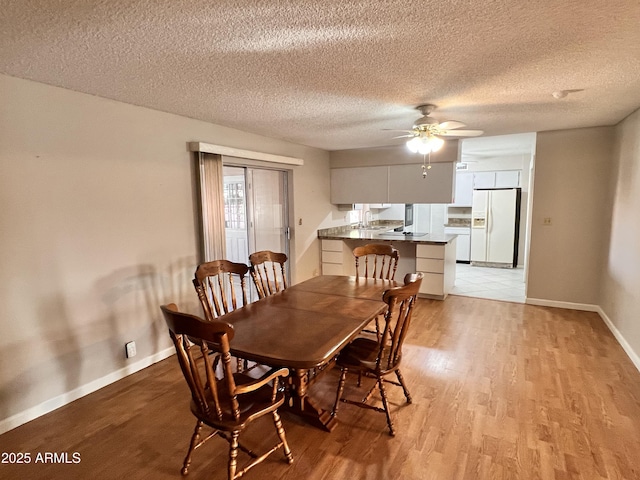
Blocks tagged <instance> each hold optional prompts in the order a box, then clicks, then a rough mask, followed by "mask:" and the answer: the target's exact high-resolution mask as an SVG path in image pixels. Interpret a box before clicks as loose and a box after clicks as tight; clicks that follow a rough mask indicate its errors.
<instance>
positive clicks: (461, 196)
mask: <svg viewBox="0 0 640 480" xmlns="http://www.w3.org/2000/svg"><path fill="white" fill-rule="evenodd" d="M472 201H473V173H472V172H463V173H456V190H455V193H454V200H453V203H452V204H451V205H452V206H454V207H470V206H471V203H472Z"/></svg>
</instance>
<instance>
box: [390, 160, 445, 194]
mask: <svg viewBox="0 0 640 480" xmlns="http://www.w3.org/2000/svg"><path fill="white" fill-rule="evenodd" d="M454 175H455V164H453V163H451V162H446V163H444V162H443V163H432V164H431V169H430V170H428V173H427V177H426V178H423V177H422V164H421V163H419V164H408V165H395V166H393V167H390V168H389V203H451V202H452V200H453V184H454V181H455V178H454Z"/></svg>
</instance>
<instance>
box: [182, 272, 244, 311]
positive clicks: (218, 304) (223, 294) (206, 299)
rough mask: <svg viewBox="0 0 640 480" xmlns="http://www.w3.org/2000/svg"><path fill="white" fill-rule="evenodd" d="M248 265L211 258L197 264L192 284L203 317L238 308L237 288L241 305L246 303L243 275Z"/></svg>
mask: <svg viewBox="0 0 640 480" xmlns="http://www.w3.org/2000/svg"><path fill="white" fill-rule="evenodd" d="M248 271H249V267H248V266H247V265H245V264H244V263H234V262H230V261H229V260H213V261H211V262H206V263H202V264H200V265H198V268H196V273H195V278H194V279H193V285H194V287H195V288H196V292H197V293H198V298H199V299H200V303H202V309H203V310H204V315H205V318H206V319H207V320H209V321H213V320H215V319H216V318H218V317H220V316H222V315H224V314H226V313H229V312H231V311H233V310H235V309H236V308H238V298H237V290H238V289H240V291H241V292H242V304H241V305H240V306H242V305H246V304H247V286H246V279H245V276H246V275H247V272H248Z"/></svg>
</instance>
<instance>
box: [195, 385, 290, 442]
mask: <svg viewBox="0 0 640 480" xmlns="http://www.w3.org/2000/svg"><path fill="white" fill-rule="evenodd" d="M233 378H234V380H235V382H236V385H242V384H246V383H249V382H252V381H254V380H255V379H254V378H251V377H249V376H248V375H244V374H242V373H234V374H233ZM223 381H224V380H219V381H218V385H220V386H219V387H218V396H219V397H218V398H219V399H220V404H221V405H223V406H224V407H223V408H222V420H220V419H219V418H218V416H217V415H216V408H215V402H214V401H213V398H210V399H209V401H208V402H207V403H208V404H209V408H210V411H209V413H208V414H207V413H205V412H202V411H200V408H199V407H198V405H197V404H196V403H195V402H194V401H193V400H192V401H191V411H192V412H193V414H194V415H195V416H196V417H197V418H199V419H200V420H202V421H203V422H204V423H205V424H207V425H209V426H210V427H212V428H215V429H217V430H223V431H229V432H231V431H234V430H238V429H242V428H244V427H245V426H246V424H247V423H249V422H250V421H252V420H254V419H255V418H257V417H260V416H262V415H264V414H265V413H269V412H272V411H274V410H277V409H278V408H279V407H280V406H281V405H282V404H283V403H284V393H282V392H278V393H277V395H276V400H275V402H274V401H272V400H271V395H272V393H273V387H272V386H271V385H268V384H267V385H265V386H263V387H261V388H259V389H258V390H256V391H254V392H249V393H245V394H243V395H242V403H240V405H239V407H240V417H239V418H238V420H234V418H233V414H232V412H231V410H230V409H229V408H227V407H226V406H228V405H230V404H231V402H230V401H229V396H228V394H227V393H226V392H227V391H226V389H224V388H222V382H223Z"/></svg>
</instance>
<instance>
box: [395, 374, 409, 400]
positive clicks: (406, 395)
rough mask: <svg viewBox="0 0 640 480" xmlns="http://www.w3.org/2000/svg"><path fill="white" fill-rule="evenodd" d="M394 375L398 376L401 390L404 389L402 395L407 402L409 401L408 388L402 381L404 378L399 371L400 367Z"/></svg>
mask: <svg viewBox="0 0 640 480" xmlns="http://www.w3.org/2000/svg"><path fill="white" fill-rule="evenodd" d="M396 377H398V382H400V385H402V390H403V391H404V396H405V398H406V399H407V403H411V394H410V393H409V389H408V388H407V384H406V383H404V378H403V377H402V374H401V373H400V369H398V370H396Z"/></svg>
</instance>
